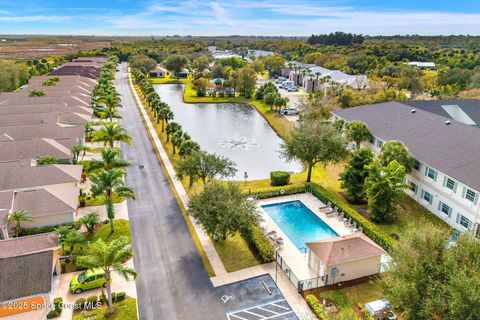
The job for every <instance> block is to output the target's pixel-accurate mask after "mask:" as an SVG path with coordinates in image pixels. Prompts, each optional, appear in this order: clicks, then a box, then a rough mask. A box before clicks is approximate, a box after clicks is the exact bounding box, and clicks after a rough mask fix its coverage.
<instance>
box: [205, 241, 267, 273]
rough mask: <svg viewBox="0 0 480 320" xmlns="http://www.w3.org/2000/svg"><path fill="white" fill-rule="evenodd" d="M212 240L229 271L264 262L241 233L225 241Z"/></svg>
mask: <svg viewBox="0 0 480 320" xmlns="http://www.w3.org/2000/svg"><path fill="white" fill-rule="evenodd" d="M212 242H213V245H214V246H215V250H217V253H218V255H219V256H220V258H221V259H222V262H223V265H224V266H225V269H227V271H228V272H233V271H237V270H241V269H245V268H250V267H254V266H256V265H259V264H261V263H262V261H261V260H259V259H258V258H257V256H256V255H255V253H253V251H252V250H251V249H250V247H249V245H248V243H247V242H246V241H245V240H244V239H243V238H242V237H241V236H240V235H239V234H236V235H235V236H233V237H228V238H227V239H226V240H224V241H213V240H212Z"/></svg>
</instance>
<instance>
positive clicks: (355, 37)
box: [307, 31, 365, 46]
mask: <svg viewBox="0 0 480 320" xmlns="http://www.w3.org/2000/svg"><path fill="white" fill-rule="evenodd" d="M363 41H365V37H364V36H363V35H361V34H355V33H353V34H352V33H345V32H340V31H337V32H335V33H333V32H332V33H329V34H323V33H322V34H317V35H315V34H312V35H311V36H310V37H309V38H308V40H307V43H308V44H312V45H316V44H322V45H329V46H330V45H339V46H350V45H352V44H362V43H363Z"/></svg>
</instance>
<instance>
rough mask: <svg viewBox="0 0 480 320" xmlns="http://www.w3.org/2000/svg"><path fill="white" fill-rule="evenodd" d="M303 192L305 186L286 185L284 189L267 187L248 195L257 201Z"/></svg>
mask: <svg viewBox="0 0 480 320" xmlns="http://www.w3.org/2000/svg"><path fill="white" fill-rule="evenodd" d="M303 192H305V185H303V184H294V185H288V186H284V187H268V188H262V189H257V190H255V191H254V192H250V193H249V195H250V196H253V197H255V198H257V199H265V198H271V197H279V196H285V195H289V194H295V193H303ZM247 193H248V192H247Z"/></svg>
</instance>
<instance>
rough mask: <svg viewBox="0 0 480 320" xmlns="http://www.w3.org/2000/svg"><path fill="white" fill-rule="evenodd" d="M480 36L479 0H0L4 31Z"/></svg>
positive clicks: (107, 33) (34, 32) (138, 34)
mask: <svg viewBox="0 0 480 320" xmlns="http://www.w3.org/2000/svg"><path fill="white" fill-rule="evenodd" d="M334 31H344V32H352V33H361V34H367V35H396V34H420V35H449V34H471V35H480V1H478V0H476V1H475V0H468V1H467V0H456V1H445V0H437V1H432V0H402V1H391V0H385V1H378V0H336V1H335V0H326V1H321V0H300V1H296V0H289V1H286V0H265V1H262V0H245V1H239V0H224V1H220V0H218V1H209V0H203V1H202V0H185V1H182V0H177V1H171V0H157V1H153V0H112V1H103V0H80V1H78V0H76V1H71V0H37V1H33V0H0V34H61V35H108V36H112V35H126V36H163V35H193V36H201V35H205V36H208V35H210V36H213V35H264V36H281V35H283V36H308V35H311V34H318V33H329V32H334Z"/></svg>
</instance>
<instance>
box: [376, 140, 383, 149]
mask: <svg viewBox="0 0 480 320" xmlns="http://www.w3.org/2000/svg"><path fill="white" fill-rule="evenodd" d="M382 146H383V141H382V140H380V139H377V147H379V148H381V147H382Z"/></svg>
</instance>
